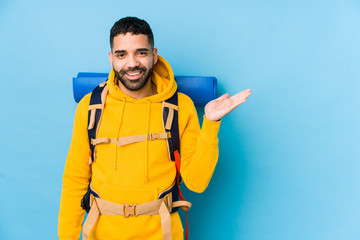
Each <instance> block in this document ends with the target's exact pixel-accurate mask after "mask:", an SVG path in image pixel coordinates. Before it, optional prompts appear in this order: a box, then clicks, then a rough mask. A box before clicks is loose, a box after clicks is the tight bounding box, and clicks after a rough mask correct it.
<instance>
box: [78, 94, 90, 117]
mask: <svg viewBox="0 0 360 240" xmlns="http://www.w3.org/2000/svg"><path fill="white" fill-rule="evenodd" d="M90 98H91V93H88V94H86V95H85V96H84V97H83V98H82V99H81V100H80V102H79V103H78V105H77V108H76V116H77V117H78V118H79V117H81V118H83V117H85V116H86V118H87V114H88V110H89V103H90Z"/></svg>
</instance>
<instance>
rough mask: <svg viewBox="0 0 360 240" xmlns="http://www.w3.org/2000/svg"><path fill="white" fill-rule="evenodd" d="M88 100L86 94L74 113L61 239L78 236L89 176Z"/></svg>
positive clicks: (64, 184)
mask: <svg viewBox="0 0 360 240" xmlns="http://www.w3.org/2000/svg"><path fill="white" fill-rule="evenodd" d="M89 101H90V98H89V95H87V96H85V97H84V98H83V99H82V100H81V101H80V103H79V105H78V107H77V109H76V113H75V121H74V128H73V133H72V139H71V144H70V149H69V153H68V156H67V159H66V164H65V170H64V175H63V185H62V192H61V201H60V212H59V219H58V221H59V222H58V236H59V239H60V240H70V239H71V240H73V239H76V240H78V239H79V237H80V233H81V228H82V223H83V219H84V215H85V211H84V210H83V209H82V208H81V206H80V205H81V199H82V197H83V195H84V194H85V192H86V191H87V188H88V184H89V180H90V177H91V171H90V166H89V141H88V133H87V122H88V120H87V118H88V117H87V115H88V106H89Z"/></svg>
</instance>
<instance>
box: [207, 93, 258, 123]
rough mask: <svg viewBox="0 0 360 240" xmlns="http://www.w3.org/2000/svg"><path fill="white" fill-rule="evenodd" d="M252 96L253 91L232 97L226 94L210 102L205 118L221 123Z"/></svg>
mask: <svg viewBox="0 0 360 240" xmlns="http://www.w3.org/2000/svg"><path fill="white" fill-rule="evenodd" d="M250 95H251V89H247V90H244V91H242V92H239V93H238V94H235V95H234V96H232V97H230V94H228V93H226V94H224V95H222V96H221V97H219V98H217V99H214V100H212V101H210V102H209V103H208V104H206V106H205V117H206V119H208V120H210V121H219V120H220V119H221V118H222V117H224V116H225V115H227V114H229V113H230V112H231V111H232V110H234V109H235V108H236V107H237V106H239V105H240V104H242V103H244V102H246V98H247V97H249V96H250Z"/></svg>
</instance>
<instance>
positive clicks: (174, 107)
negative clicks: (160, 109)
mask: <svg viewBox="0 0 360 240" xmlns="http://www.w3.org/2000/svg"><path fill="white" fill-rule="evenodd" d="M163 103H164V107H167V108H172V109H175V110H176V111H179V107H178V106H176V105H174V104H171V103H168V102H163Z"/></svg>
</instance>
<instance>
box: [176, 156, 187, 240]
mask: <svg viewBox="0 0 360 240" xmlns="http://www.w3.org/2000/svg"><path fill="white" fill-rule="evenodd" d="M174 157H175V166H176V184H177V186H178V193H179V197H180V199H181V200H183V201H185V199H184V197H183V195H182V193H181V189H180V156H179V151H178V150H176V151H175V152H174ZM185 216H186V234H185V239H186V240H188V238H189V221H188V215H187V212H185Z"/></svg>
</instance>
